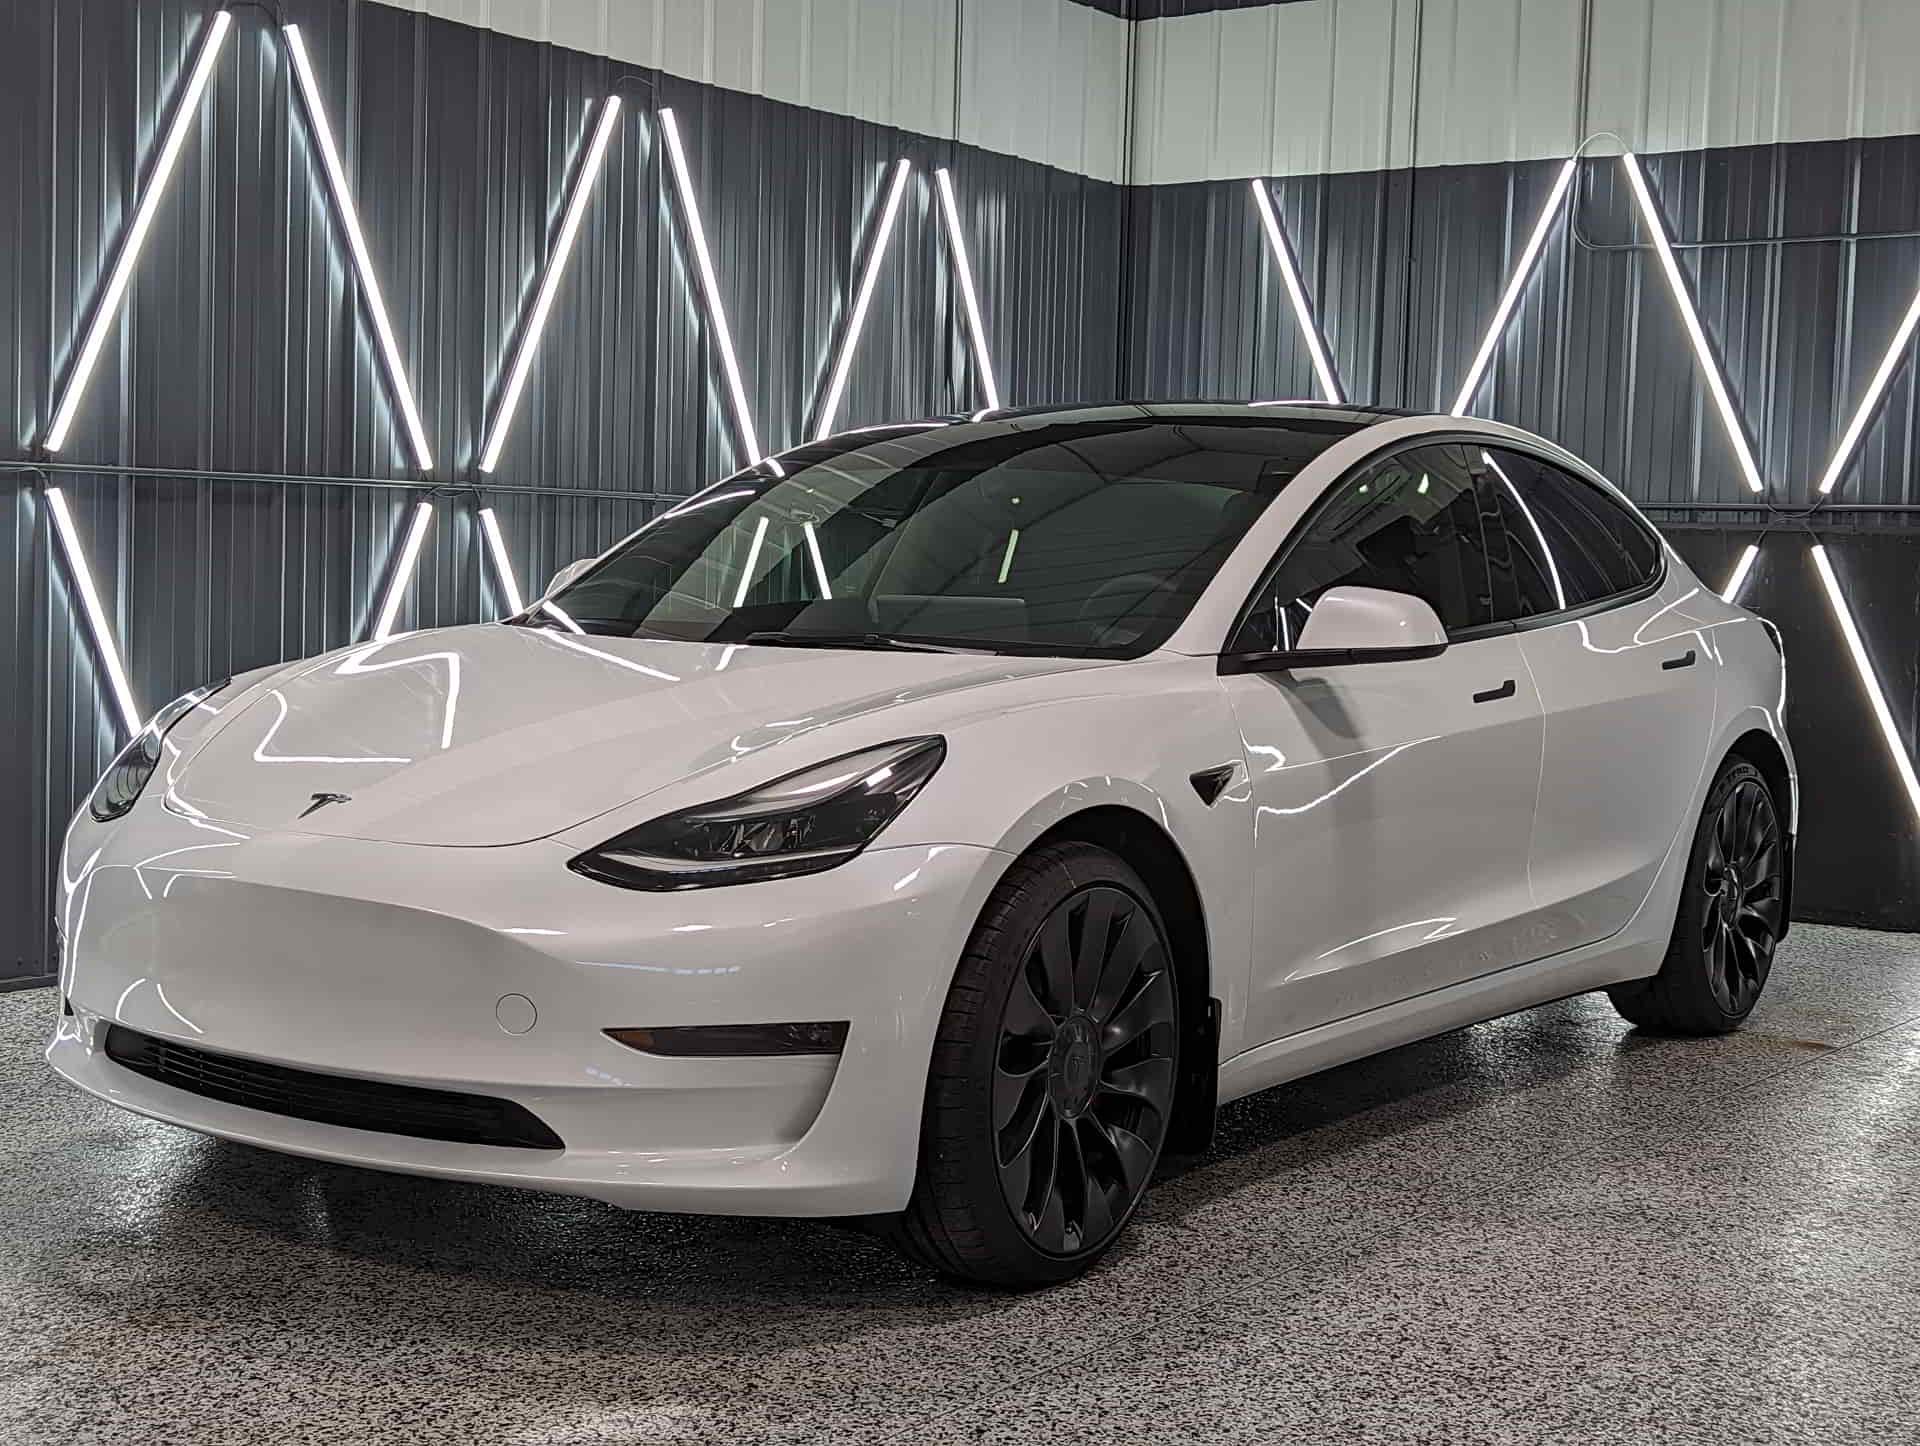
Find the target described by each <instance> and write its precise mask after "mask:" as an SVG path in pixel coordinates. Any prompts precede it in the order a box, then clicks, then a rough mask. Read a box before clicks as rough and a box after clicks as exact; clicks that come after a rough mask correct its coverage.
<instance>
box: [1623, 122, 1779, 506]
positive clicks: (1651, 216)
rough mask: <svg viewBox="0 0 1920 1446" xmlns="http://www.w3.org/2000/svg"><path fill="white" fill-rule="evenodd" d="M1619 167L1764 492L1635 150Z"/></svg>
mask: <svg viewBox="0 0 1920 1446" xmlns="http://www.w3.org/2000/svg"><path fill="white" fill-rule="evenodd" d="M1620 164H1621V165H1622V166H1624V167H1625V168H1626V172H1627V181H1628V183H1629V184H1630V185H1631V186H1632V187H1633V198H1634V200H1635V201H1636V202H1638V203H1639V206H1640V215H1641V217H1642V218H1643V219H1644V220H1645V221H1646V223H1647V229H1648V230H1649V231H1651V232H1652V233H1653V249H1654V252H1655V254H1657V255H1658V256H1659V258H1660V269H1661V270H1662V271H1664V272H1665V273H1666V277H1667V288H1668V289H1669V290H1670V291H1672V292H1673V304H1674V305H1675V306H1677V307H1679V308H1680V320H1681V321H1682V322H1684V323H1685V324H1686V328H1687V336H1688V338H1689V339H1690V340H1691V341H1692V342H1693V350H1694V354H1695V355H1696V356H1698V357H1699V358H1700V366H1701V368H1702V369H1703V370H1704V371H1705V372H1706V374H1707V387H1708V389H1709V390H1710V391H1711V392H1712V393H1713V404H1714V406H1715V407H1717V408H1718V409H1719V411H1720V421H1721V424H1722V425H1723V426H1724V427H1725V428H1726V430H1727V440H1729V441H1730V442H1732V443H1733V450H1734V454H1735V455H1736V456H1737V457H1738V458H1739V459H1740V472H1741V475H1742V476H1744V477H1745V478H1746V482H1747V490H1748V491H1750V492H1764V491H1766V483H1764V482H1762V481H1761V480H1760V465H1759V463H1757V462H1755V461H1754V459H1753V449H1752V448H1751V447H1749V446H1748V445H1747V433H1746V429H1745V428H1744V427H1743V426H1741V424H1740V413H1739V412H1738V411H1736V410H1735V409H1734V405H1733V396H1732V394H1731V393H1730V392H1728V391H1727V382H1726V378H1724V377H1723V376H1721V375H1720V364H1719V363H1718V362H1716V361H1715V360H1714V359H1713V347H1712V345H1711V344H1710V343H1709V342H1708V341H1707V333H1706V329H1705V328H1704V327H1702V326H1701V325H1700V314H1699V313H1698V312H1697V311H1695V310H1694V307H1693V296H1692V293H1690V292H1689V291H1688V290H1687V282H1686V278H1685V277H1684V276H1683V275H1681V272H1680V262H1679V261H1678V260H1677V259H1676V258H1675V256H1674V254H1673V243H1672V242H1670V241H1668V240H1667V228H1666V225H1665V223H1664V222H1662V221H1661V219H1660V210H1659V208H1658V207H1657V206H1656V205H1655V204H1654V200H1653V192H1652V191H1650V190H1648V189H1647V178H1646V177H1645V176H1644V175H1642V174H1641V171H1640V162H1639V159H1638V158H1637V157H1636V156H1635V155H1634V154H1633V152H1632V151H1622V152H1621V153H1620Z"/></svg>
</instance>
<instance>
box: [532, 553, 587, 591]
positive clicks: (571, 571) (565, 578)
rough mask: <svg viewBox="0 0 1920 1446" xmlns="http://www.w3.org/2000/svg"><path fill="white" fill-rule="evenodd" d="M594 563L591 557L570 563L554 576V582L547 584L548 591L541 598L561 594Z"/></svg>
mask: <svg viewBox="0 0 1920 1446" xmlns="http://www.w3.org/2000/svg"><path fill="white" fill-rule="evenodd" d="M593 562H594V560H593V559H592V558H591V557H576V558H575V559H574V560H573V561H572V562H570V563H568V564H567V565H566V566H565V567H563V568H561V569H560V571H558V572H556V573H555V574H554V575H553V581H552V582H550V583H548V584H547V590H546V591H545V592H544V593H542V594H541V596H542V597H552V596H553V595H554V594H555V593H557V592H559V591H560V589H561V588H563V587H565V586H566V585H567V584H568V583H570V582H572V581H573V580H574V579H575V578H576V577H578V576H580V574H581V573H583V572H585V571H586V570H587V569H588V568H590V567H592V566H593Z"/></svg>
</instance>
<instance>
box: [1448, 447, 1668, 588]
mask: <svg viewBox="0 0 1920 1446" xmlns="http://www.w3.org/2000/svg"><path fill="white" fill-rule="evenodd" d="M1480 455H1481V460H1482V461H1483V462H1484V463H1485V464H1486V469H1487V470H1486V472H1485V474H1484V475H1483V481H1484V483H1485V485H1486V486H1487V488H1488V490H1489V491H1490V492H1491V493H1493V495H1494V497H1495V499H1496V501H1497V503H1498V507H1499V516H1500V519H1501V524H1502V525H1501V527H1500V529H1499V530H1500V531H1503V532H1504V533H1505V534H1506V536H1505V539H1504V543H1502V542H1501V541H1499V540H1496V542H1495V545H1494V548H1493V554H1494V563H1493V570H1494V590H1495V606H1496V609H1497V610H1498V613H1499V615H1500V616H1501V617H1502V618H1503V619H1504V618H1524V617H1533V616H1537V615H1538V614H1541V613H1548V612H1557V611H1559V610H1561V609H1563V608H1573V607H1580V606H1581V605H1582V604H1585V603H1590V602H1597V601H1599V600H1601V599H1603V598H1608V597H1613V596H1616V595H1618V594H1620V593H1623V592H1631V591H1632V590H1633V589H1634V588H1636V587H1639V586H1640V585H1641V584H1642V583H1645V582H1648V581H1650V580H1651V579H1652V578H1653V576H1654V575H1655V574H1656V573H1657V572H1658V571H1659V568H1660V541H1659V539H1658V538H1657V537H1655V536H1654V534H1653V532H1652V531H1651V530H1650V529H1649V528H1648V527H1647V526H1646V524H1644V523H1643V522H1641V521H1640V519H1639V518H1637V517H1636V516H1634V514H1633V513H1632V512H1631V511H1630V510H1629V509H1628V508H1626V507H1625V506H1623V505H1622V504H1621V503H1620V502H1618V501H1616V500H1615V499H1614V498H1613V497H1611V496H1609V495H1608V494H1607V493H1606V492H1604V491H1602V490H1601V489H1600V488H1598V487H1596V486H1594V485H1593V484H1592V483H1591V482H1588V481H1586V480H1584V479H1583V478H1579V477H1576V476H1574V475H1573V474H1572V473H1569V472H1563V471H1562V470H1560V469H1559V468H1558V467H1555V466H1553V465H1552V464H1550V463H1547V462H1541V461H1536V460H1535V459H1534V458H1532V457H1527V456H1523V455H1521V454H1520V453H1517V452H1508V451H1504V450H1499V449H1496V450H1493V451H1487V452H1482V453H1481V454H1480Z"/></svg>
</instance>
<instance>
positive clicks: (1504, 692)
mask: <svg viewBox="0 0 1920 1446" xmlns="http://www.w3.org/2000/svg"><path fill="white" fill-rule="evenodd" d="M1514 692H1515V689H1514V686H1513V679H1511V678H1509V679H1507V681H1506V682H1504V683H1502V684H1501V685H1500V686H1499V687H1497V688H1489V689H1487V691H1486V692H1484V693H1475V694H1474V695H1473V701H1474V702H1476V703H1498V702H1499V701H1500V700H1501V699H1502V698H1511V697H1512V696H1513V695H1514Z"/></svg>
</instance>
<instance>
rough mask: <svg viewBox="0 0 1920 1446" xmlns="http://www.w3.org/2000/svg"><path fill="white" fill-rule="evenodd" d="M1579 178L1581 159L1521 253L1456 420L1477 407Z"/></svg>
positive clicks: (1564, 171) (1556, 189) (1565, 172)
mask: <svg viewBox="0 0 1920 1446" xmlns="http://www.w3.org/2000/svg"><path fill="white" fill-rule="evenodd" d="M1579 174H1580V160H1579V157H1577V156H1576V157H1574V158H1573V159H1571V160H1569V161H1568V162H1567V163H1566V164H1565V165H1564V166H1562V167H1561V168H1560V175H1559V177H1558V178H1557V179H1556V180H1555V181H1554V183H1553V190H1552V191H1551V192H1550V193H1549V194H1548V196H1547V204H1546V205H1544V206H1542V207H1541V208H1540V219H1539V220H1538V221H1536V222H1534V225H1533V234H1532V235H1531V236H1529V237H1528V238H1527V244H1526V247H1525V248H1524V249H1523V250H1522V251H1521V252H1520V260H1519V262H1518V263H1516V264H1515V266H1514V268H1513V275H1512V276H1511V277H1510V278H1508V281H1507V289H1506V290H1505V291H1504V292H1502V293H1501V296H1500V304H1499V305H1498V306H1497V307H1495V308H1494V312H1493V321H1492V322H1491V323H1490V324H1489V325H1488V327H1487V334H1486V336H1484V337H1483V338H1482V339H1481V341H1480V350H1479V351H1477V352H1475V353H1474V357H1473V365H1472V366H1470V367H1468V368H1467V379H1466V381H1465V382H1464V383H1462V384H1461V387H1460V395H1459V396H1458V397H1456V398H1455V399H1454V403H1453V414H1454V416H1456V417H1464V416H1466V414H1467V409H1468V408H1469V407H1471V406H1472V405H1473V398H1474V394H1475V393H1476V392H1478V391H1479V390H1480V383H1481V381H1482V380H1484V379H1485V377H1486V374H1487V368H1488V367H1489V366H1491V365H1492V364H1493V354H1494V352H1495V350H1497V349H1498V347H1499V345H1500V338H1501V337H1502V336H1504V335H1506V331H1507V323H1508V322H1509V321H1511V320H1512V319H1513V309H1514V308H1515V307H1516V306H1518V305H1519V304H1520V298H1521V297H1522V296H1523V295H1524V294H1525V293H1526V289H1527V282H1528V280H1529V279H1530V278H1531V277H1532V276H1533V268H1534V266H1535V265H1536V264H1537V263H1538V262H1539V260H1540V253H1541V252H1542V251H1543V250H1545V249H1546V245H1547V237H1549V236H1551V235H1552V234H1553V228H1554V223H1555V222H1557V221H1558V220H1559V219H1560V207H1561V204H1562V203H1563V202H1564V201H1565V200H1566V199H1567V192H1568V191H1570V190H1572V189H1573V182H1574V178H1575V177H1576V176H1578V175H1579Z"/></svg>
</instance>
